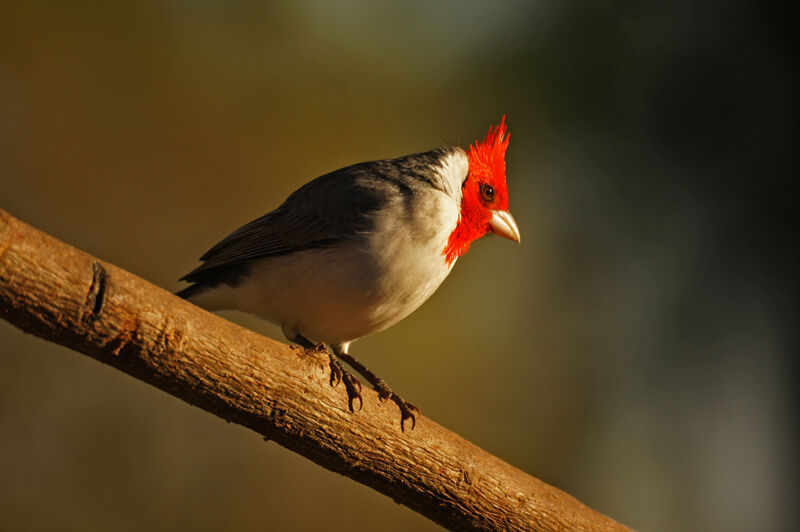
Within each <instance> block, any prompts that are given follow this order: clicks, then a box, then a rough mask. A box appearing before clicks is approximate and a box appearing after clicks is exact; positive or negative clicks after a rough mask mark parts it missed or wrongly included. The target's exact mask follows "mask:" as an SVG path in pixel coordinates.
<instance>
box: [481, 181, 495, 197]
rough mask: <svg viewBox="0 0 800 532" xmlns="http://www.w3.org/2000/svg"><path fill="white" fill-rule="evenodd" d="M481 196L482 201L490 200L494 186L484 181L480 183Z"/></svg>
mask: <svg viewBox="0 0 800 532" xmlns="http://www.w3.org/2000/svg"><path fill="white" fill-rule="evenodd" d="M481 197H482V198H483V201H489V202H490V201H492V200H494V187H493V186H492V185H487V184H486V183H481Z"/></svg>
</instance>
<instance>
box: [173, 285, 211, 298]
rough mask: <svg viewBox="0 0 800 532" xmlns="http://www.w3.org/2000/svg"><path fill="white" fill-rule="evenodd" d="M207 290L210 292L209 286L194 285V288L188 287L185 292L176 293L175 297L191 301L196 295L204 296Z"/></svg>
mask: <svg viewBox="0 0 800 532" xmlns="http://www.w3.org/2000/svg"><path fill="white" fill-rule="evenodd" d="M206 290H208V287H207V286H202V285H199V284H193V285H192V286H187V287H186V288H184V289H183V290H180V291H178V292H175V295H176V296H178V297H182V298H183V299H191V298H193V297H194V296H196V295H199V294H202V293H203V292H205V291H206Z"/></svg>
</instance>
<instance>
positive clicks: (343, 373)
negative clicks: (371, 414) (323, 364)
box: [330, 356, 364, 412]
mask: <svg viewBox="0 0 800 532" xmlns="http://www.w3.org/2000/svg"><path fill="white" fill-rule="evenodd" d="M330 367H331V380H330V383H331V386H338V385H339V383H340V382H344V387H345V389H346V390H347V406H348V407H349V408H350V411H351V412H355V411H356V410H355V408H353V401H355V400H356V399H358V410H359V412H360V411H361V410H362V409H363V408H364V399H363V398H362V397H361V382H360V381H359V380H358V379H357V378H355V377H354V376H353V375H352V374H350V372H348V371H347V370H345V369H344V368H343V367H342V363H341V362H339V361H338V360H336V359H335V358H333V356H331V363H330Z"/></svg>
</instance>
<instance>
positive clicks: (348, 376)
mask: <svg viewBox="0 0 800 532" xmlns="http://www.w3.org/2000/svg"><path fill="white" fill-rule="evenodd" d="M290 341H291V342H294V343H296V344H298V345H299V346H301V347H303V348H305V349H314V350H316V351H321V350H322V349H325V351H327V348H326V347H325V344H322V343H320V344H315V343H314V342H312V341H311V340H309V339H308V338H306V337H305V336H302V335H300V334H296V335H294V336H292V338H290ZM328 359H329V360H330V368H331V380H330V383H331V386H337V385H338V384H339V383H340V382H344V387H345V389H346V390H347V406H348V407H350V411H351V412H355V410H354V409H353V401H354V400H355V399H358V409H359V410H361V409H362V408H364V399H362V398H361V383H360V382H359V380H358V379H357V378H355V377H354V376H353V374H352V373H350V372H348V371H347V370H346V369H344V367H343V366H342V363H341V362H339V360H338V359H337V358H336V356H334V354H333V353H331V352H328Z"/></svg>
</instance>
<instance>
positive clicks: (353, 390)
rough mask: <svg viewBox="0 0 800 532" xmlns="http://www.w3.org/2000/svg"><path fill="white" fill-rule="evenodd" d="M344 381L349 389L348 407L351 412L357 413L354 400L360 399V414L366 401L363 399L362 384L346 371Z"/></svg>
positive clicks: (343, 376)
mask: <svg viewBox="0 0 800 532" xmlns="http://www.w3.org/2000/svg"><path fill="white" fill-rule="evenodd" d="M342 380H343V381H344V386H345V388H346V389H347V406H348V407H350V411H351V412H355V409H354V408H353V400H354V399H358V411H359V412H360V411H361V409H363V408H364V399H363V398H362V397H361V383H360V382H359V381H358V379H356V378H355V377H353V376H352V375H350V374H349V373H348V372H346V371H345V372H344V375H342Z"/></svg>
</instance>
